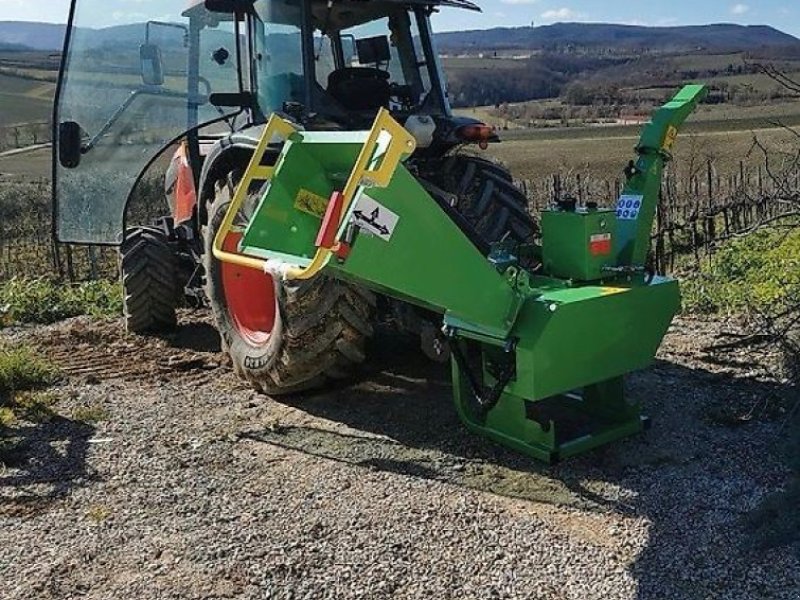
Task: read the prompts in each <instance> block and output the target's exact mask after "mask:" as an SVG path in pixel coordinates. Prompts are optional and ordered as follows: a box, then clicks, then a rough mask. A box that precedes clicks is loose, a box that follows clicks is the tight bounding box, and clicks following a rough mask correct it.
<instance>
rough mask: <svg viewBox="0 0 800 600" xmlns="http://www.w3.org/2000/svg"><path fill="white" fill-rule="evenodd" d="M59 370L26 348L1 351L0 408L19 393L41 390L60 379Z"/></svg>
mask: <svg viewBox="0 0 800 600" xmlns="http://www.w3.org/2000/svg"><path fill="white" fill-rule="evenodd" d="M58 375H59V373H58V369H57V368H56V367H55V366H54V365H52V364H50V363H49V362H47V361H46V360H45V359H43V358H42V357H41V356H40V355H39V354H37V353H36V352H34V351H33V350H31V349H30V348H26V347H19V348H6V349H0V406H5V405H8V403H9V402H10V399H11V398H12V397H15V396H16V395H17V393H18V392H28V391H33V390H40V389H42V388H45V387H47V386H49V385H52V384H53V383H54V382H55V381H56V379H57V378H58Z"/></svg>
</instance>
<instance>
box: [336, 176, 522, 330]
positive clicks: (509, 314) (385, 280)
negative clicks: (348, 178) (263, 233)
mask: <svg viewBox="0 0 800 600" xmlns="http://www.w3.org/2000/svg"><path fill="white" fill-rule="evenodd" d="M362 193H363V194H366V195H367V196H368V197H369V198H371V199H372V200H374V201H375V202H377V203H378V204H379V205H380V206H381V207H384V208H385V209H388V210H389V211H391V212H392V213H394V214H395V215H396V216H397V221H396V225H395V226H394V230H393V232H392V234H391V239H390V240H388V241H387V240H386V239H383V238H381V237H379V236H378V235H370V234H369V233H367V232H366V231H363V230H362V231H361V232H360V233H359V234H358V236H357V237H356V239H355V241H354V243H353V245H352V251H351V253H350V255H349V257H348V258H347V260H345V261H344V262H341V263H338V264H334V263H333V262H331V264H330V265H329V267H328V269H329V270H330V271H331V272H332V274H334V275H335V276H339V277H343V278H345V279H353V280H356V281H359V282H361V283H362V284H365V285H367V286H368V287H371V288H373V289H375V290H377V291H379V292H383V293H388V294H390V295H393V296H396V297H399V298H401V299H403V300H407V301H409V302H412V303H414V304H418V305H421V306H425V307H427V308H430V309H433V310H436V311H438V312H441V313H446V314H447V318H448V319H449V320H451V321H456V322H459V323H462V324H463V326H464V327H465V328H467V329H469V330H471V331H475V332H482V333H486V334H488V335H491V336H494V337H499V338H505V337H506V335H507V334H508V332H509V331H510V330H511V327H512V325H513V323H514V319H515V317H516V312H517V310H518V307H519V305H520V299H519V297H518V296H517V294H516V293H515V292H514V290H513V288H512V287H511V285H510V284H509V283H508V281H507V280H506V279H505V278H504V277H503V276H502V275H501V274H500V273H498V272H497V270H496V269H495V268H494V267H493V266H492V265H491V264H490V263H489V262H488V261H487V260H486V258H485V257H484V256H483V255H482V254H481V253H480V252H478V250H477V248H476V247H475V246H474V245H473V244H472V242H470V241H469V239H468V238H467V237H466V235H464V233H463V232H462V231H461V230H460V229H459V228H458V227H457V226H456V225H455V224H454V223H453V221H452V219H450V217H449V216H447V214H445V212H444V211H443V210H442V209H441V208H440V207H439V205H438V204H436V201H435V200H434V199H433V198H431V197H430V195H429V194H428V192H427V191H426V190H425V189H424V188H423V187H422V186H421V185H420V184H419V182H418V181H417V180H416V178H415V177H414V176H413V175H411V173H409V172H408V170H407V169H406V168H405V166H403V165H400V166H399V167H398V168H397V170H396V171H395V174H394V176H393V177H392V180H391V183H390V184H389V186H388V187H386V188H377V187H375V188H368V189H365V190H363V192H362ZM359 201H360V198H359V199H357V200H356V202H354V203H353V205H352V206H351V210H350V214H349V217H348V218H346V219H345V222H348V221H349V220H350V218H352V216H353V212H354V211H356V210H358V209H359V206H360V204H359ZM381 218H382V217H381Z"/></svg>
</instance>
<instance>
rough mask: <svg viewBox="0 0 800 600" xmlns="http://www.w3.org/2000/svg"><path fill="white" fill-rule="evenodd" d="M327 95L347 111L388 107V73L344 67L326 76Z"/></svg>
mask: <svg viewBox="0 0 800 600" xmlns="http://www.w3.org/2000/svg"><path fill="white" fill-rule="evenodd" d="M328 93H329V94H330V95H331V96H333V97H334V99H335V100H336V101H337V102H339V104H341V105H342V106H343V107H344V108H346V109H347V110H377V109H379V108H381V107H382V106H388V105H389V98H390V97H391V92H390V90H389V73H387V72H386V71H381V70H380V69H374V68H371V67H345V68H344V69H339V70H337V71H333V72H332V73H331V74H330V75H329V76H328Z"/></svg>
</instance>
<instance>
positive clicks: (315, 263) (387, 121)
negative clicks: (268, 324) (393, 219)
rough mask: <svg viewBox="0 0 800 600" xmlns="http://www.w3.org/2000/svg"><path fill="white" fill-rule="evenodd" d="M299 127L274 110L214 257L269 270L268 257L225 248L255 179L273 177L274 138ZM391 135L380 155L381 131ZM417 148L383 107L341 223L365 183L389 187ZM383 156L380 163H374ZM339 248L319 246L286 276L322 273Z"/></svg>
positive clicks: (350, 183) (347, 191) (352, 179)
mask: <svg viewBox="0 0 800 600" xmlns="http://www.w3.org/2000/svg"><path fill="white" fill-rule="evenodd" d="M297 131H298V129H297V128H296V127H295V126H294V125H293V124H292V123H290V122H289V121H286V120H285V119H282V118H280V117H278V116H277V115H275V114H274V113H273V114H272V116H270V118H269V121H268V122H267V127H266V128H265V129H264V133H263V134H262V136H261V139H260V140H259V142H258V146H257V147H256V151H255V152H254V153H253V158H252V159H251V160H250V164H249V165H248V167H247V169H246V170H245V173H244V176H243V177H242V181H241V182H240V183H239V186H238V187H237V188H236V192H235V194H234V197H233V200H232V201H231V205H230V207H229V208H228V211H227V212H226V213H225V218H224V219H223V221H222V225H221V226H220V228H219V231H218V232H217V235H216V236H215V238H214V244H213V251H214V257H215V258H216V259H218V260H221V261H223V262H229V263H232V264H236V265H239V266H243V267H249V268H253V269H259V270H266V268H267V261H266V260H264V259H262V258H256V257H254V256H248V255H246V254H237V253H233V252H226V251H225V250H223V242H224V241H225V237H226V236H227V235H228V233H229V232H230V230H231V228H232V227H233V222H234V220H235V218H236V213H237V212H238V211H239V208H241V205H242V203H243V202H244V200H245V198H247V190H248V189H249V188H250V184H251V183H252V182H253V181H267V180H269V179H270V178H271V177H272V174H273V173H274V171H275V167H265V166H262V165H261V161H262V159H263V158H264V154H265V153H266V151H267V148H268V146H269V144H270V143H271V141H272V140H273V138H274V137H275V136H276V135H278V136H280V139H283V140H287V139H288V138H289V136H291V135H292V134H293V133H295V132H297ZM383 133H386V134H387V135H388V136H389V140H388V144H387V145H386V150H385V152H384V153H383V154H381V155H380V156H379V157H376V156H375V153H376V150H377V149H378V147H379V142H380V141H381V140H380V138H381V134H383ZM415 149H416V140H415V138H414V136H412V135H411V134H410V133H409V132H408V131H406V129H405V128H404V127H403V126H402V125H400V124H399V123H398V122H397V121H395V120H394V119H393V118H392V115H391V113H390V112H389V111H388V110H386V109H384V108H381V109H380V110H379V111H378V115H377V116H376V118H375V121H374V123H373V125H372V129H371V130H370V132H369V135H368V136H367V140H366V142H365V143H364V146H363V147H362V148H361V151H360V152H359V154H358V158H357V159H356V162H355V165H354V166H353V170H352V171H351V172H350V176H349V177H348V179H347V183H346V184H345V187H344V190H342V196H343V203H342V212H341V215H340V218H339V223H338V225H339V226H341V224H342V222H343V220H344V219H345V218H347V215H348V213H349V208H350V205H351V204H352V203H353V200H354V199H355V197H356V195H357V193H358V190H359V188H361V187H373V186H374V187H386V186H388V185H389V183H390V182H391V180H392V176H393V175H394V172H395V171H396V170H397V167H398V165H399V164H400V161H402V160H403V159H404V158H405V157H407V156H409V155H410V154H411V153H412V152H414V150H415ZM378 159H379V163H378V164H377V166H375V165H373V163H374V162H375V161H376V160H378ZM337 250H338V247H337V245H334V247H333V248H317V251H316V253H315V254H314V258H313V259H312V260H311V262H310V263H309V264H308V266H306V267H299V266H294V265H291V266H289V267H288V268H287V269H286V270H285V271H284V272H283V276H284V277H285V278H286V279H310V278H311V277H314V275H316V274H317V273H319V272H320V271H321V270H322V269H323V268H324V267H325V265H326V264H327V263H328V261H329V260H330V258H331V255H332V254H333V253H334V252H336V251H337Z"/></svg>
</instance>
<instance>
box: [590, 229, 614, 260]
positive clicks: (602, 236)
mask: <svg viewBox="0 0 800 600" xmlns="http://www.w3.org/2000/svg"><path fill="white" fill-rule="evenodd" d="M589 254H591V255H592V256H608V255H609V254H611V234H610V233H597V234H595V235H593V236H592V237H590V238H589Z"/></svg>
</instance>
